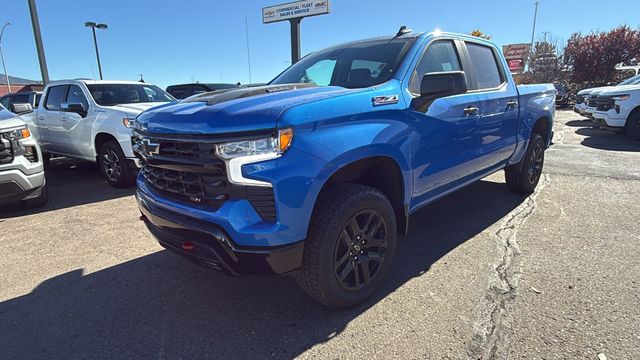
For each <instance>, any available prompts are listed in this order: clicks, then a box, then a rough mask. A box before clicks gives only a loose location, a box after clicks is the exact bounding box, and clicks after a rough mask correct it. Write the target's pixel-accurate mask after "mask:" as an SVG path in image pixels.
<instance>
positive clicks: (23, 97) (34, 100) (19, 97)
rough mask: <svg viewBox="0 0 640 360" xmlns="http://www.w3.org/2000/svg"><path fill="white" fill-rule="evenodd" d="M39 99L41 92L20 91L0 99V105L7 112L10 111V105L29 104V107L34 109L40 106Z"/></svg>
mask: <svg viewBox="0 0 640 360" xmlns="http://www.w3.org/2000/svg"><path fill="white" fill-rule="evenodd" d="M41 97H42V91H21V92H17V93H14V94H7V95H5V96H3V97H1V98H0V104H2V106H4V108H5V109H8V110H11V105H12V104H31V107H32V108H34V109H35V108H37V107H38V104H40V98H41Z"/></svg>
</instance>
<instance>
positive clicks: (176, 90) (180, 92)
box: [167, 86, 191, 99]
mask: <svg viewBox="0 0 640 360" xmlns="http://www.w3.org/2000/svg"><path fill="white" fill-rule="evenodd" d="M167 92H168V93H169V94H171V96H173V97H174V98H176V99H184V98H186V97H188V96H189V95H191V91H190V89H189V87H188V86H169V87H168V88H167Z"/></svg>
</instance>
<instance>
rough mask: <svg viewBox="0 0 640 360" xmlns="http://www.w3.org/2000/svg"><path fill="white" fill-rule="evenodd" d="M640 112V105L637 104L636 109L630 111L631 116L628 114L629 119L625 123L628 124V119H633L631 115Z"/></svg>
mask: <svg viewBox="0 0 640 360" xmlns="http://www.w3.org/2000/svg"><path fill="white" fill-rule="evenodd" d="M638 112H640V106H636V107H635V109H633V110H631V112H630V113H629V116H627V120H626V121H625V125H626V124H627V121H629V119H631V117H632V116H634V115H635V114H637V113H638Z"/></svg>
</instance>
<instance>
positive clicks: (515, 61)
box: [502, 44, 531, 73]
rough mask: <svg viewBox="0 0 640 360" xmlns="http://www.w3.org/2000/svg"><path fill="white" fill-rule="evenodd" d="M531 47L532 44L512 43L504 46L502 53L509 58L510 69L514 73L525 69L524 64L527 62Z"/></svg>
mask: <svg viewBox="0 0 640 360" xmlns="http://www.w3.org/2000/svg"><path fill="white" fill-rule="evenodd" d="M530 49H531V44H510V45H504V46H503V47H502V53H503V54H504V57H505V59H507V63H508V64H509V70H510V71H511V72H512V73H521V72H522V71H524V65H525V64H526V63H527V58H528V57H529V50H530Z"/></svg>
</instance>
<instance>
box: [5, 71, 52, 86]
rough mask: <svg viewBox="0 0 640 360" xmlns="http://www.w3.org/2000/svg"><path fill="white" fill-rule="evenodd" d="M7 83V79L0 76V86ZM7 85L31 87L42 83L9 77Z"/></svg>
mask: <svg viewBox="0 0 640 360" xmlns="http://www.w3.org/2000/svg"><path fill="white" fill-rule="evenodd" d="M6 83H7V79H6V78H5V75H4V74H0V85H5V84H6ZM9 83H10V84H11V85H13V84H15V85H33V84H42V81H36V80H29V79H23V78H19V77H15V76H11V75H9Z"/></svg>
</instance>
